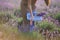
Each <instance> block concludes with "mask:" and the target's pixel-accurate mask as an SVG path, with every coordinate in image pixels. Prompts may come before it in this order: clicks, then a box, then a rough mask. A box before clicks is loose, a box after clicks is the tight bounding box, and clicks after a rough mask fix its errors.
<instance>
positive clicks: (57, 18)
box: [53, 13, 60, 22]
mask: <svg viewBox="0 0 60 40" xmlns="http://www.w3.org/2000/svg"><path fill="white" fill-rule="evenodd" d="M53 18H55V19H56V20H58V21H59V22H60V13H57V14H55V15H54V16H53Z"/></svg>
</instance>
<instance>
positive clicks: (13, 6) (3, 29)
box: [0, 0, 60, 40]
mask: <svg viewBox="0 0 60 40" xmlns="http://www.w3.org/2000/svg"><path fill="white" fill-rule="evenodd" d="M35 5H36V11H37V15H38V16H39V15H43V14H44V15H43V16H42V18H43V20H42V21H37V22H35V23H34V24H35V26H34V30H33V31H32V32H30V31H29V27H30V26H29V25H28V26H25V27H24V28H23V25H24V24H23V18H22V16H21V15H22V14H21V0H0V40H60V0H51V3H50V5H49V6H46V4H45V2H44V0H37V2H36V4H35ZM25 29H26V30H27V31H28V32H25V31H23V30H25Z"/></svg>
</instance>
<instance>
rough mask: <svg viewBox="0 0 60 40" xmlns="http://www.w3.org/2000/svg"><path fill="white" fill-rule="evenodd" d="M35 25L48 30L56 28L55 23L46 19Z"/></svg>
mask: <svg viewBox="0 0 60 40" xmlns="http://www.w3.org/2000/svg"><path fill="white" fill-rule="evenodd" d="M37 26H38V27H40V28H42V29H45V30H46V29H47V30H49V31H52V30H54V29H55V28H56V25H55V24H53V22H48V21H42V22H40V23H39V24H38V25H37Z"/></svg>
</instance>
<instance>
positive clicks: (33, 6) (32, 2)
mask: <svg viewBox="0 0 60 40" xmlns="http://www.w3.org/2000/svg"><path fill="white" fill-rule="evenodd" d="M36 1H37V0H32V1H31V5H32V10H34V9H35V3H36Z"/></svg>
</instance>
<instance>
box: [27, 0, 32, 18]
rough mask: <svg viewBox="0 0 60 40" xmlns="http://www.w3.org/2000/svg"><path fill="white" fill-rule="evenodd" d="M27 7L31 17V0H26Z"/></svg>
mask: <svg viewBox="0 0 60 40" xmlns="http://www.w3.org/2000/svg"><path fill="white" fill-rule="evenodd" d="M28 9H29V11H30V14H31V17H33V13H32V6H31V0H28Z"/></svg>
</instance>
